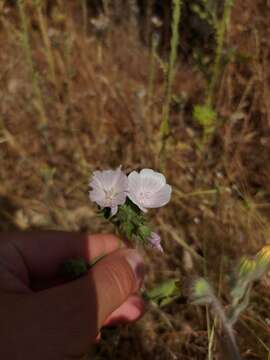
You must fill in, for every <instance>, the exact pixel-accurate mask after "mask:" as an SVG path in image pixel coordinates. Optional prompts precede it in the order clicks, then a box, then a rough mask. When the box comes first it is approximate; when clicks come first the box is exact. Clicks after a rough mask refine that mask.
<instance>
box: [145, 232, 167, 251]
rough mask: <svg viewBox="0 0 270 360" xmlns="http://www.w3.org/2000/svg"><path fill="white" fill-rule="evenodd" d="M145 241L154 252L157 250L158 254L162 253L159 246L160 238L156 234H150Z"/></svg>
mask: <svg viewBox="0 0 270 360" xmlns="http://www.w3.org/2000/svg"><path fill="white" fill-rule="evenodd" d="M147 240H148V241H149V243H150V245H151V246H152V247H153V248H154V249H156V250H158V251H160V252H164V250H163V247H162V246H161V244H160V242H161V238H160V236H159V235H158V234H157V233H155V232H152V233H151V236H150V237H149V238H148V239H147Z"/></svg>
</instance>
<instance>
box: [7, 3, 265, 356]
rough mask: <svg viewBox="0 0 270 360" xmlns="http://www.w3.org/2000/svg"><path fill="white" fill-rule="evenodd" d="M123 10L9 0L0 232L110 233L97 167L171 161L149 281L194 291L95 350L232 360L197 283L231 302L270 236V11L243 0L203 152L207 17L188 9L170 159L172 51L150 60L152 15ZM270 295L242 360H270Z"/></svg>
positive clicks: (255, 316)
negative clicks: (165, 117) (169, 189)
mask: <svg viewBox="0 0 270 360" xmlns="http://www.w3.org/2000/svg"><path fill="white" fill-rule="evenodd" d="M194 2H195V1H194ZM89 3H91V1H89ZM104 3H106V2H104ZM111 3H112V8H109V12H108V13H107V15H106V16H107V17H103V18H102V17H97V14H96V11H94V10H93V7H92V6H89V7H87V6H86V5H87V2H85V1H73V2H72V1H70V2H68V1H61V0H58V1H55V2H52V3H51V4H49V5H50V6H48V9H45V6H40V4H39V2H35V1H30V0H29V1H28V0H26V1H20V2H16V1H3V0H2V1H1V0H0V46H1V50H0V99H1V101H0V161H1V166H0V178H1V181H0V229H1V230H11V229H14V228H16V229H20V230H26V229H33V228H38V229H59V230H75V231H91V232H93V231H103V232H107V231H108V230H109V228H108V225H107V224H105V223H103V222H102V221H101V219H100V218H99V217H97V215H96V214H95V211H94V208H93V207H92V206H91V205H90V204H89V200H88V196H87V191H88V179H89V174H90V172H91V171H92V170H93V169H106V168H113V167H116V166H118V165H119V164H122V165H123V166H124V167H125V168H126V169H128V170H131V169H139V168H143V167H152V168H155V169H160V167H161V165H162V166H163V168H164V169H165V172H166V175H167V177H168V182H169V183H171V184H172V185H173V188H174V194H173V199H172V201H171V203H170V205H168V206H167V207H166V208H165V209H162V210H160V211H159V212H158V215H157V216H155V217H154V218H153V219H152V221H153V223H154V224H155V225H156V227H157V228H158V229H159V231H160V233H161V234H162V237H163V244H164V248H165V255H164V256H162V257H161V256H160V255H159V254H156V253H154V252H152V251H151V252H150V251H149V252H147V253H146V254H145V256H146V259H147V260H146V261H147V264H148V268H149V272H148V275H147V279H146V284H147V286H148V287H151V286H152V285H153V284H155V283H157V282H158V281H160V280H161V279H167V278H168V277H175V276H176V277H179V278H180V279H181V284H182V288H183V296H182V297H181V298H180V299H179V301H177V302H176V303H174V304H172V305H170V306H167V307H165V308H163V309H162V310H157V309H150V310H149V312H147V314H146V315H145V316H144V318H143V319H142V320H140V321H139V322H138V323H137V324H136V325H132V326H129V327H122V328H121V329H120V330H110V331H108V332H106V333H104V340H103V341H102V342H101V344H100V345H99V346H98V348H97V349H96V350H95V353H96V354H95V356H94V355H92V357H93V358H96V359H127V358H129V359H148V358H151V359H182V360H184V359H198V360H200V359H209V360H210V359H221V358H222V351H220V342H219V336H218V334H219V327H218V326H217V327H215V331H214V339H213V341H210V342H209V340H210V332H211V329H212V326H213V319H211V317H209V312H208V311H207V310H206V308H205V307H195V306H192V305H190V304H188V299H187V298H188V285H189V284H190V282H191V279H192V277H193V276H196V275H205V276H207V277H208V278H209V279H211V282H212V284H213V285H214V286H215V288H216V289H217V291H218V292H219V294H220V297H221V298H222V299H223V300H224V303H225V304H226V303H227V302H228V279H229V277H230V275H231V273H232V272H233V270H234V268H235V265H236V263H237V262H238V261H239V259H240V257H241V256H242V255H245V254H254V253H255V252H257V251H258V250H259V249H260V248H261V247H262V246H263V245H264V244H266V243H267V242H269V236H270V157H269V152H270V98H269V91H270V90H269V89H270V84H269V76H270V74H269V69H270V66H269V65H270V43H269V35H270V25H269V24H270V23H269V21H270V4H269V1H267V0H252V1H251V0H246V1H245V2H243V1H241V0H235V4H234V7H233V11H232V16H231V23H230V28H229V31H228V33H227V34H226V47H225V49H224V54H225V53H226V54H227V53H230V52H231V53H232V54H233V55H232V56H230V57H229V60H228V61H227V63H226V65H225V66H224V68H223V71H222V75H221V76H220V78H219V81H218V86H217V88H216V91H215V108H216V111H217V113H218V120H217V123H216V130H215V133H214V134H213V135H212V136H211V138H210V139H209V141H208V143H207V144H204V145H203V146H202V143H201V139H202V129H201V127H200V126H199V125H198V124H197V123H196V122H195V121H194V119H193V117H192V109H193V106H194V105H196V104H199V103H201V102H202V101H203V99H204V95H205V91H206V86H207V84H206V79H205V76H204V74H203V72H202V71H200V70H198V66H197V63H196V61H195V60H194V59H193V57H192V51H191V50H192V48H191V45H190V42H192V41H193V40H192V39H193V38H195V40H196V36H197V35H198V34H200V33H203V31H204V30H205V29H204V28H198V29H197V32H195V33H194V34H191V33H188V32H189V31H194V27H195V28H196V26H202V24H201V22H200V21H199V22H198V21H197V20H196V16H195V15H194V14H193V15H192V14H191V15H190V14H189V13H188V12H187V11H184V13H183V17H182V20H181V21H182V23H181V31H180V37H181V40H180V50H179V59H178V62H177V65H176V73H175V78H174V83H173V101H172V104H171V114H170V134H169V137H168V139H167V146H166V154H165V162H164V163H163V164H161V163H160V156H159V150H160V141H161V140H160V132H159V129H160V124H161V121H162V106H163V102H164V83H165V76H164V66H165V64H166V61H167V59H168V53H167V52H166V49H167V48H168V44H166V43H165V44H164V43H162V46H160V48H161V49H160V50H159V55H157V54H156V56H155V57H152V58H151V51H149V47H148V46H147V45H146V43H147V41H145V39H144V41H142V32H144V28H143V29H142V27H145V26H146V25H145V22H144V21H138V18H137V17H136V15H135V14H133V13H132V11H129V16H126V13H125V12H128V10H130V9H129V7H128V6H127V5H126V6H127V7H126V8H125V9H124V10H123V9H122V12H121V13H120V15H119V14H118V13H117V12H116V11H117V10H116V9H117V4H118V5H119V4H120V10H121V2H120V1H114V2H111ZM127 3H128V2H127ZM130 3H132V2H130ZM24 5H25V6H24ZM122 5H123V4H122ZM168 7H169V5H168ZM169 9H170V7H169ZM124 14H125V16H124ZM190 16H191V17H192V19H193V23H192V24H193V25H192V27H191V26H190V23H191V22H192V21H191V20H192V19H190ZM93 20H94V21H93ZM97 21H99V23H98V24H97ZM196 21H197V22H196ZM185 24H187V26H186V27H185ZM165 26H166V21H165V24H164V25H163V27H165ZM160 31H163V28H161V30H160ZM207 31H208V30H207ZM167 32H168V31H167ZM165 33H166V31H165ZM163 35H164V34H163ZM164 39H166V37H165V36H164ZM209 39H210V40H209ZM164 41H165V40H163V42H164ZM195 43H196V41H195V42H194V44H195ZM194 46H195V45H194ZM196 46H197V47H198V45H196ZM213 47H214V39H213V36H212V37H211V32H210V35H209V34H208V35H207V37H205V38H204V39H203V38H202V39H200V46H199V47H198V48H199V49H200V50H201V51H202V52H204V51H205V54H207V56H208V57H210V58H211V56H212V52H213ZM226 54H225V55H226ZM152 55H153V54H152ZM225 55H224V57H225ZM205 56H206V55H205ZM153 66H154V69H155V76H154V77H153V79H154V81H153V83H152V90H151V92H152V93H151V94H150V95H149V91H150V90H149V89H150V88H151V84H150V85H149V76H150V75H149V74H150V73H151V71H152V70H153V68H152V67H153ZM269 290H270V282H269V278H267V277H265V278H264V279H262V281H261V282H260V283H258V284H256V286H255V287H254V290H253V292H252V296H251V304H250V306H249V308H248V310H246V311H245V312H244V313H243V315H242V316H241V318H240V320H239V321H238V323H237V326H236V338H237V341H238V344H239V347H240V350H241V354H242V357H243V359H269V358H270V341H269V336H270V319H269V309H270V297H269ZM209 344H210V345H209ZM224 358H226V357H224Z"/></svg>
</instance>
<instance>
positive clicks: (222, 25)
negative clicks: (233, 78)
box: [206, 0, 234, 107]
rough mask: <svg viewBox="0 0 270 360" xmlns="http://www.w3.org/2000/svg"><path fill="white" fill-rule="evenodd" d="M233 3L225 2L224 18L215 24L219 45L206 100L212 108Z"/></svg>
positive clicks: (231, 0)
mask: <svg viewBox="0 0 270 360" xmlns="http://www.w3.org/2000/svg"><path fill="white" fill-rule="evenodd" d="M233 1H234V0H225V4H224V12H223V17H222V19H221V20H220V21H219V20H217V21H216V23H215V30H216V43H217V45H216V51H215V61H214V68H213V74H212V77H211V81H210V84H209V88H208V92H207V98H206V104H207V105H208V106H210V107H212V105H213V96H214V91H215V88H216V85H217V81H218V78H219V75H220V71H221V60H222V50H223V47H224V40H225V33H226V30H227V28H228V25H229V21H230V17H231V9H232V6H233Z"/></svg>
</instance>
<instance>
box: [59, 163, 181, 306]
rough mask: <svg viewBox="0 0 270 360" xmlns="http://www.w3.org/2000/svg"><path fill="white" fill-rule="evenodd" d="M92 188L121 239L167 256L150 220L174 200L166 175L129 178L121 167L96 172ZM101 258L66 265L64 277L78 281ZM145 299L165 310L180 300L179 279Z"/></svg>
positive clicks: (91, 194)
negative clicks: (150, 214) (150, 213)
mask: <svg viewBox="0 0 270 360" xmlns="http://www.w3.org/2000/svg"><path fill="white" fill-rule="evenodd" d="M89 186H90V192H89V198H90V200H91V201H93V202H94V203H96V204H97V205H98V211H99V213H100V214H101V215H102V216H104V218H105V219H107V220H109V221H110V222H111V223H112V224H114V225H115V227H116V230H117V232H118V233H119V234H120V236H122V237H124V238H125V239H127V240H128V241H130V242H131V244H132V245H133V246H136V247H137V246H143V247H144V246H145V247H150V248H153V249H155V250H157V251H159V252H161V253H163V252H164V251H163V247H162V245H161V238H160V236H159V235H158V234H157V233H156V232H155V231H153V229H152V227H151V225H150V224H149V221H148V219H147V218H146V213H147V212H148V210H149V209H155V208H160V207H162V206H164V205H166V204H168V202H169V201H170V199H171V193H172V187H171V186H170V185H168V184H167V182H166V178H165V176H164V175H163V174H161V173H159V172H156V171H154V170H152V169H143V170H141V171H140V172H137V171H132V172H131V173H130V174H129V175H128V176H127V175H126V174H125V173H124V171H123V170H122V168H121V166H119V167H118V168H117V169H116V170H103V171H94V172H93V174H92V176H91V179H90V182H89ZM101 258H102V256H101V257H99V258H97V259H95V260H94V261H93V262H92V263H91V264H88V263H86V262H85V261H84V259H72V260H70V261H67V262H66V263H65V264H64V265H63V267H62V269H61V274H62V276H63V277H65V278H66V279H67V280H73V279H76V278H78V277H80V276H82V275H84V274H85V273H86V272H87V271H88V270H89V269H90V268H91V267H92V266H93V265H95V263H96V262H97V261H99V260H100V259H101ZM142 295H143V297H144V299H145V300H146V301H149V302H150V303H152V304H155V305H157V306H165V305H167V304H169V303H171V302H172V301H173V300H175V299H177V298H178V297H179V296H180V288H179V279H169V280H166V281H164V282H163V283H161V284H158V285H157V287H155V288H154V289H151V290H150V291H144V292H143V294H142Z"/></svg>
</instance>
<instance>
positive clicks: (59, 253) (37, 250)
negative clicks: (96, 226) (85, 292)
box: [1, 231, 123, 278]
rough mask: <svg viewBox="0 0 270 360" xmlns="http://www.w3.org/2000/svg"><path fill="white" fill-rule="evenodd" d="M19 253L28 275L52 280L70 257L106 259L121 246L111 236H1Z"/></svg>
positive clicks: (69, 234)
mask: <svg viewBox="0 0 270 360" xmlns="http://www.w3.org/2000/svg"><path fill="white" fill-rule="evenodd" d="M3 237H5V240H8V241H10V243H11V244H12V245H13V246H14V248H15V250H16V251H17V252H19V254H20V255H21V257H22V258H23V261H24V263H25V266H26V267H27V269H28V272H29V274H30V276H34V277H36V278H51V277H54V276H56V275H57V273H58V271H59V266H60V265H61V264H63V263H64V262H65V261H67V260H70V259H72V258H84V259H85V261H87V262H90V261H91V260H93V259H95V258H97V257H99V256H105V255H107V254H109V253H112V252H113V251H115V250H117V249H119V248H120V247H122V246H123V244H122V243H121V241H120V240H119V238H117V237H116V236H114V235H111V234H93V235H87V234H78V233H69V232H60V231H47V232H23V233H11V234H1V238H3Z"/></svg>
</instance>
